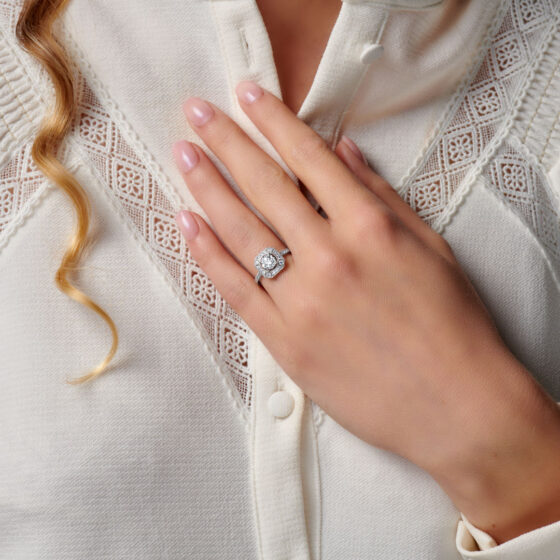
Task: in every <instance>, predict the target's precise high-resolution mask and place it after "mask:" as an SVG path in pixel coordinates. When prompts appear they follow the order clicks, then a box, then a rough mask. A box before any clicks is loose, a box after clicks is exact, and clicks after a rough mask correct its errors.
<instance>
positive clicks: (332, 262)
mask: <svg viewBox="0 0 560 560" xmlns="http://www.w3.org/2000/svg"><path fill="white" fill-rule="evenodd" d="M315 266H316V270H317V272H319V274H320V276H321V278H322V282H324V280H325V279H326V280H329V279H330V280H331V281H332V280H334V281H335V282H337V283H338V282H340V281H343V280H344V281H347V280H350V279H352V278H355V277H356V276H357V274H358V271H357V265H356V263H355V261H354V260H353V259H352V258H351V257H350V255H348V254H347V253H345V252H343V251H342V250H340V249H337V248H333V247H331V248H328V249H323V250H319V251H318V252H317V253H316V255H315Z"/></svg>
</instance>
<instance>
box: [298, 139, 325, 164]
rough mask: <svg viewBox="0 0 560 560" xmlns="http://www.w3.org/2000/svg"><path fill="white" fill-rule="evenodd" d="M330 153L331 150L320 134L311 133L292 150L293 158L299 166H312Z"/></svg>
mask: <svg viewBox="0 0 560 560" xmlns="http://www.w3.org/2000/svg"><path fill="white" fill-rule="evenodd" d="M327 152H330V148H329V147H328V145H327V143H326V142H325V141H324V140H323V138H322V137H321V136H319V134H317V133H315V132H311V133H310V134H305V135H304V137H303V138H302V139H301V140H299V141H298V142H296V143H295V144H294V145H293V146H292V148H291V153H290V155H291V158H292V160H293V161H295V162H296V163H297V164H300V165H301V164H307V165H312V164H313V163H314V162H318V161H320V160H321V158H323V157H324V156H325V154H326V153H327Z"/></svg>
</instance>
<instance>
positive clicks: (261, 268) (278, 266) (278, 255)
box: [255, 247, 290, 282]
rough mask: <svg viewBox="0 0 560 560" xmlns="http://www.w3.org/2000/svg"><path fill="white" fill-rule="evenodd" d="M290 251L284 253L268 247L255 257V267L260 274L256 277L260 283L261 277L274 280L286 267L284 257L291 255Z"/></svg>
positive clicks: (285, 250) (286, 250)
mask: <svg viewBox="0 0 560 560" xmlns="http://www.w3.org/2000/svg"><path fill="white" fill-rule="evenodd" d="M289 252H290V250H289V249H284V250H283V251H282V252H280V251H278V249H275V248H274V247H266V248H265V249H263V250H262V251H261V252H260V253H259V254H258V255H257V256H256V257H255V267H256V269H257V270H258V272H259V274H257V276H256V277H255V280H256V281H257V282H258V281H259V280H258V279H260V277H261V276H264V277H265V278H274V276H276V275H277V274H278V273H279V272H280V271H281V270H282V269H283V268H284V266H285V265H286V261H285V259H284V257H283V255H285V254H287V253H289Z"/></svg>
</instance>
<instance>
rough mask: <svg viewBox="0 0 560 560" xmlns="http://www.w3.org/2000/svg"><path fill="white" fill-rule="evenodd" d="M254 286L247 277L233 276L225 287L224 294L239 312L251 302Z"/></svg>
mask: <svg viewBox="0 0 560 560" xmlns="http://www.w3.org/2000/svg"><path fill="white" fill-rule="evenodd" d="M253 288H254V286H253V285H252V284H250V283H249V281H248V280H247V279H246V278H232V279H230V280H229V281H228V283H227V284H226V285H225V286H224V287H223V293H222V295H223V296H224V298H225V299H226V300H227V302H228V303H229V304H230V305H231V307H233V309H235V310H236V311H237V312H238V313H242V312H243V310H244V309H245V308H246V307H247V305H248V304H249V303H250V298H251V297H252V296H253V294H252V290H253Z"/></svg>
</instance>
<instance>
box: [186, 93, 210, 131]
mask: <svg viewBox="0 0 560 560" xmlns="http://www.w3.org/2000/svg"><path fill="white" fill-rule="evenodd" d="M183 111H184V112H185V115H186V116H187V119H189V121H190V122H191V123H193V124H195V125H197V126H202V125H203V124H205V123H207V122H208V121H209V120H210V119H211V118H212V117H213V116H214V109H212V107H210V105H208V103H206V101H204V99H200V97H189V98H188V99H187V100H186V101H185V102H184V103H183Z"/></svg>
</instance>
